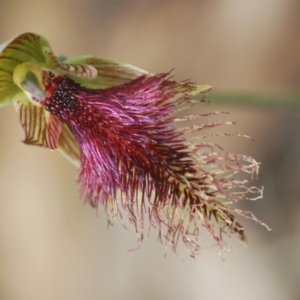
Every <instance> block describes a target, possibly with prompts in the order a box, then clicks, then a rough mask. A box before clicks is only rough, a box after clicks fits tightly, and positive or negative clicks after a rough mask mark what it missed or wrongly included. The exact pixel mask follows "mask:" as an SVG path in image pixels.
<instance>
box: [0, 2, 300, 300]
mask: <svg viewBox="0 0 300 300" xmlns="http://www.w3.org/2000/svg"><path fill="white" fill-rule="evenodd" d="M27 31H32V32H36V33H39V34H41V35H43V36H45V37H46V38H47V39H48V40H49V42H50V44H51V45H52V47H53V49H54V51H55V52H56V53H57V54H65V55H67V56H74V55H81V54H97V55H99V56H103V57H108V58H112V59H116V60H119V61H124V62H128V63H131V64H133V65H136V66H139V67H141V68H144V69H147V70H149V71H152V72H163V71H169V70H171V69H173V68H175V72H174V74H176V78H177V79H180V80H181V79H187V78H191V79H192V80H194V81H196V82H197V83H199V84H200V83H203V84H207V83H213V84H214V85H215V87H214V90H216V91H219V92H222V91H225V92H229V91H231V92H238V91H245V92H248V91H249V92H251V91H255V92H256V91H257V92H260V91H264V90H274V91H277V90H280V89H281V90H285V89H291V88H298V87H299V82H300V55H299V53H300V51H299V50H300V2H298V1H293V0H285V1H282V0H272V1H271V0H269V1H268V0H266V1H260V0H252V1H247V0H239V1H231V0H228V1H217V0H212V1H196V0H194V1H187V0H182V1H175V0H173V1H171V0H170V1H167V0H164V1H159V0H143V1H142V0H140V1H137V0H128V1H125V0H123V1H122V0H98V1H97V0H64V1H63V0H62V1H54V0H52V1H50V0H49V1H48V0H39V1H38V0H36V1H33V0H31V1H23V0H6V1H4V0H0V42H4V41H6V40H8V39H10V38H12V37H14V36H15V35H18V34H20V33H23V32H27ZM299 100H300V99H299ZM284 101H286V99H285V98H284V97H283V98H282V102H284ZM240 103H241V105H239V104H238V103H237V104H236V105H234V106H233V105H229V104H228V105H227V104H226V102H223V103H222V104H220V103H219V104H214V103H212V105H211V109H212V110H215V109H217V110H219V109H222V110H227V111H230V112H231V115H230V116H229V118H230V119H231V120H237V121H238V124H237V125H236V126H235V128H234V131H237V132H242V133H245V134H249V135H251V136H252V137H253V138H254V139H255V142H254V143H252V142H249V141H244V140H236V139H226V140H225V141H226V143H227V145H225V146H226V147H229V148H230V149H231V150H233V151H235V152H238V153H245V154H249V155H252V156H254V157H255V158H256V159H257V160H258V161H260V162H261V163H262V167H261V173H260V177H259V182H258V184H263V185H264V186H265V197H264V200H262V201H259V202H254V203H253V202H251V203H249V204H248V205H245V206H244V207H246V208H247V209H251V210H252V211H254V212H255V213H256V214H257V215H258V216H259V217H260V218H261V219H263V220H264V221H266V222H267V223H268V224H269V225H270V227H272V228H273V231H272V232H267V231H266V230H265V229H264V228H262V227H259V226H257V225H255V224H252V223H249V224H248V225H247V226H248V231H247V233H248V239H249V244H250V246H249V248H248V249H245V248H243V247H242V246H241V245H240V244H238V243H236V242H235V241H234V240H233V239H232V242H231V244H232V246H233V249H234V251H233V253H230V254H227V255H225V258H226V261H225V262H223V261H222V260H220V259H219V257H218V255H217V253H216V251H215V250H214V249H212V250H205V251H203V253H202V254H201V255H200V256H199V257H198V258H197V259H196V260H192V259H190V258H189V257H188V256H187V255H186V254H185V251H184V250H182V256H183V257H184V261H183V262H182V260H181V257H180V256H176V255H174V254H173V253H172V252H171V250H170V249H169V251H168V255H167V258H166V259H164V247H163V246H162V245H160V244H159V243H158V242H157V240H156V233H155V230H152V232H151V236H150V237H149V238H147V239H146V240H145V242H144V243H143V245H142V247H141V248H140V249H138V250H136V251H133V252H128V250H129V249H131V248H134V247H135V246H136V243H135V236H134V233H133V232H132V231H131V230H125V229H124V228H123V227H122V225H121V224H118V225H116V226H114V227H111V228H109V229H107V227H106V219H105V215H104V214H103V212H102V209H101V208H99V211H98V214H97V213H96V212H95V211H93V210H92V209H91V208H90V207H89V206H87V205H86V206H84V205H83V204H82V202H81V200H80V199H79V197H78V193H77V186H76V184H75V177H76V169H75V168H74V167H73V166H72V165H71V164H69V163H68V162H67V161H65V160H64V159H63V158H62V157H60V155H59V154H58V153H57V152H55V151H54V152H51V151H48V150H45V149H40V148H35V147H29V146H25V145H23V144H22V143H21V142H20V141H21V140H22V138H23V132H22V130H21V127H20V125H19V123H18V120H17V116H16V114H15V112H14V111H13V108H12V107H6V108H3V109H2V110H1V111H0V141H1V143H0V145H1V147H0V200H1V201H0V300H2V299H4V300H25V299H26V300H27V299H43V300H53V299H64V300H79V299H89V300H96V299H112V300H123V299H124V300H141V299H143V300H148V299H149V300H160V299H164V300H171V299H172V300H180V299H189V300H196V299H209V300H210V299H213V300H214V299H224V300H227V299H246V300H248V299H249V300H251V299H256V300H265V299H273V300H277V299H278V300H281V299H300V285H299V284H300V258H299V251H300V233H299V230H300V221H299V220H300V210H299V209H300V207H299V203H300V202H299V195H300V188H299V186H300V160H299V153H300V137H299V135H298V131H299V130H298V128H299V125H300V112H299V111H298V110H288V109H282V108H280V109H278V108H276V107H274V106H273V105H272V103H271V102H270V105H267V106H264V107H261V106H259V105H258V106H257V107H256V106H254V105H252V106H251V105H250V106H247V105H246V106H245V105H244V103H243V98H241V99H240ZM199 110H201V106H199ZM204 236H205V234H203V239H205V237H204Z"/></svg>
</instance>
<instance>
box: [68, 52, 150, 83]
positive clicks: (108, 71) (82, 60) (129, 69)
mask: <svg viewBox="0 0 300 300" xmlns="http://www.w3.org/2000/svg"><path fill="white" fill-rule="evenodd" d="M64 63H66V64H75V65H76V64H87V65H90V66H93V67H94V68H95V69H96V70H97V72H98V76H97V77H95V78H93V79H90V78H89V79H85V78H78V77H75V76H68V77H70V78H72V79H73V80H74V81H75V82H77V83H80V84H82V85H83V86H85V87H88V88H92V89H107V88H110V87H113V86H118V85H121V84H124V83H128V82H130V81H131V80H134V79H136V78H137V77H139V76H142V75H145V74H149V72H147V71H144V70H142V69H139V68H137V67H134V66H132V65H130V64H124V63H119V62H117V61H113V60H109V59H105V58H100V57H95V56H80V57H74V58H69V59H67V60H65V61H64Z"/></svg>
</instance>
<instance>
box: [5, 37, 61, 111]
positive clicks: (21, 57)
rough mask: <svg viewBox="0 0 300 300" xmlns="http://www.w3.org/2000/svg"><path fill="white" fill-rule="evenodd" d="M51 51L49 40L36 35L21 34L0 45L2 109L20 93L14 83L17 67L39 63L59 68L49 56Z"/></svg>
mask: <svg viewBox="0 0 300 300" xmlns="http://www.w3.org/2000/svg"><path fill="white" fill-rule="evenodd" d="M45 49H47V50H48V52H45ZM49 49H51V48H50V45H49V43H48V42H47V40H46V39H45V38H43V37H41V36H39V35H37V34H34V33H24V34H21V35H19V36H17V37H16V38H14V39H12V40H11V41H9V42H6V43H4V44H2V45H0V51H1V52H0V107H1V106H4V105H7V104H9V103H10V102H11V100H12V98H13V97H14V96H15V95H16V94H17V93H18V92H19V91H20V89H19V88H18V87H17V86H16V85H15V84H14V82H13V71H14V69H15V67H16V66H17V65H19V64H21V63H24V62H39V63H47V65H48V66H49V67H53V68H54V67H56V66H57V63H56V60H55V59H53V58H52V56H51V55H49Z"/></svg>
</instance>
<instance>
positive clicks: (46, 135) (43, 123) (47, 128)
mask: <svg viewBox="0 0 300 300" xmlns="http://www.w3.org/2000/svg"><path fill="white" fill-rule="evenodd" d="M13 104H14V106H15V109H16V111H17V113H18V115H19V119H20V122H21V125H22V127H23V129H24V132H25V139H24V141H23V142H24V143H25V144H30V145H37V146H43V147H47V148H50V149H55V148H57V146H58V139H59V135H60V132H61V122H60V121H59V119H58V118H57V117H56V116H54V115H52V114H50V113H49V112H48V111H46V110H45V109H44V108H43V107H41V106H35V105H33V104H32V103H31V102H30V101H29V100H28V99H27V98H26V96H25V94H23V93H22V92H21V93H19V94H18V95H17V96H16V97H15V98H14V99H13Z"/></svg>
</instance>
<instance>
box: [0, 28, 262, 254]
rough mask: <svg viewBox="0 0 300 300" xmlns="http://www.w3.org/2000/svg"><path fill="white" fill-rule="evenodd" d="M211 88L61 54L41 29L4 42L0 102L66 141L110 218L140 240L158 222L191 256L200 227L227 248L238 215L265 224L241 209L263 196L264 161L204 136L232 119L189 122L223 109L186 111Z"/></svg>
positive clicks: (90, 194)
mask: <svg viewBox="0 0 300 300" xmlns="http://www.w3.org/2000/svg"><path fill="white" fill-rule="evenodd" d="M210 89H211V86H209V85H202V86H198V85H195V84H192V83H191V82H189V81H184V82H176V81H174V80H173V79H172V76H171V75H170V73H164V74H151V73H149V72H146V71H144V70H141V69H139V68H136V67H133V66H131V65H128V64H123V63H119V62H115V61H112V60H108V59H103V58H99V57H94V56H81V57H75V58H70V59H66V58H63V57H58V56H56V55H55V54H54V53H53V51H52V49H51V47H50V45H49V43H48V41H47V40H46V39H45V38H43V37H42V36H39V35H37V34H33V33H25V34H21V35H19V36H18V37H16V38H14V39H13V40H11V41H9V42H7V43H5V44H3V45H1V46H0V105H1V106H4V105H8V104H11V103H12V104H13V105H14V107H15V109H16V111H17V114H18V116H19V119H20V123H21V126H22V127H23V129H24V132H25V139H24V143H25V144H29V145H37V146H42V147H46V148H50V149H58V150H59V151H60V152H61V153H62V154H63V155H64V156H65V157H66V158H68V159H69V160H70V161H71V162H73V163H74V164H75V165H76V166H77V167H78V168H79V173H78V178H77V180H78V183H79V186H80V191H81V196H82V198H83V199H84V201H85V202H88V203H90V204H91V205H92V206H93V207H95V208H97V207H98V206H99V204H100V205H102V206H103V207H104V209H105V211H106V214H107V217H108V221H109V223H113V222H115V221H116V220H118V219H123V220H124V219H125V218H126V219H127V220H129V222H130V223H131V224H132V225H133V228H134V230H135V232H136V233H137V235H138V237H139V240H140V241H141V240H142V239H143V236H144V231H145V230H146V228H145V227H147V228H149V226H150V228H151V227H154V228H156V230H157V231H158V237H159V240H160V241H161V242H163V243H166V244H170V245H171V246H172V248H173V250H174V251H175V252H176V251H177V247H178V243H179V242H180V241H182V242H183V243H184V244H185V245H186V246H187V249H188V252H189V254H190V255H191V256H195V255H196V254H197V253H198V252H199V250H201V249H202V246H201V243H200V242H199V236H200V229H201V228H204V229H205V230H206V231H207V232H208V233H209V235H210V236H211V237H212V239H213V241H214V242H213V244H214V245H217V246H218V248H219V249H220V248H221V249H222V248H225V247H226V246H227V244H226V242H225V241H224V238H223V236H224V234H227V235H230V234H236V235H237V236H238V237H239V239H240V240H242V241H244V240H245V235H244V227H243V226H242V225H241V224H240V223H239V222H238V221H237V220H236V216H237V215H242V216H244V217H246V218H250V219H253V220H255V221H256V222H258V223H260V224H262V225H264V224H263V223H262V222H260V221H259V220H258V219H257V218H256V217H255V216H254V215H253V214H252V213H250V212H247V211H242V210H240V209H237V208H234V207H233V204H234V203H236V202H238V201H241V200H246V199H255V198H260V197H261V193H262V190H261V189H260V188H257V187H248V186H247V185H248V183H249V182H250V181H251V180H252V179H253V177H254V176H255V174H256V173H257V172H258V167H259V165H258V163H257V162H256V161H255V160H254V159H253V158H251V157H248V156H245V155H237V154H230V153H228V152H227V151H226V150H224V149H223V148H222V147H220V146H219V145H218V144H215V143H212V142H207V139H208V138H209V137H210V136H213V134H201V132H202V131H204V132H205V130H207V129H209V128H214V127H218V126H221V125H227V124H232V123H231V122H226V121H213V122H204V123H201V124H199V123H196V124H194V125H189V126H187V125H185V122H187V121H193V122H195V121H199V119H203V118H206V117H209V116H211V115H216V114H221V112H212V113H203V114H194V115H187V114H184V112H185V110H186V109H187V108H190V107H192V106H194V105H196V104H198V103H200V102H205V101H206V100H205V95H206V93H207V92H208V91H209V90H210ZM175 124H176V126H175ZM218 135H223V136H225V135H227V134H226V133H223V134H222V133H220V134H218ZM232 135H234V134H232ZM236 136H239V135H238V134H236ZM239 173H245V174H246V176H247V178H248V179H245V178H241V177H240V176H239V175H240V174H239ZM146 224H148V225H146Z"/></svg>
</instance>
